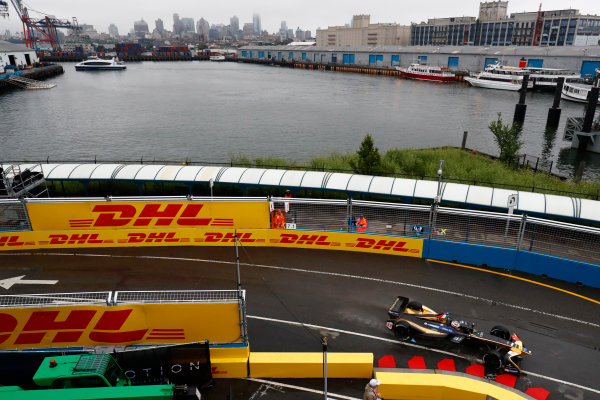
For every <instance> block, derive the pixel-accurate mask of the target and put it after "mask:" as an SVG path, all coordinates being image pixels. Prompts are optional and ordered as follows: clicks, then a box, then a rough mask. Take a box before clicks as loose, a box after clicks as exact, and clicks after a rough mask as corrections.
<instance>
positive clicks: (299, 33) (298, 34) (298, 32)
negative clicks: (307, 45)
mask: <svg viewBox="0 0 600 400" xmlns="http://www.w3.org/2000/svg"><path fill="white" fill-rule="evenodd" d="M296 39H298V40H304V31H303V30H302V29H300V27H298V28H296Z"/></svg>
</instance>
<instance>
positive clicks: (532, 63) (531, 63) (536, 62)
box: [527, 58, 544, 68]
mask: <svg viewBox="0 0 600 400" xmlns="http://www.w3.org/2000/svg"><path fill="white" fill-rule="evenodd" d="M542 65H544V60H541V59H534V58H530V59H529V60H527V66H528V67H532V68H542Z"/></svg>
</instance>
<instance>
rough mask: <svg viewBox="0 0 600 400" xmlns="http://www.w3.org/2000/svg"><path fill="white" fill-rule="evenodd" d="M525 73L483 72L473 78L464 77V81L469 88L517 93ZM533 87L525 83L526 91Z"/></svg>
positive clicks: (531, 84)
mask: <svg viewBox="0 0 600 400" xmlns="http://www.w3.org/2000/svg"><path fill="white" fill-rule="evenodd" d="M525 74H526V73H525V72H524V71H520V72H519V73H514V74H506V75H505V74H498V73H494V72H487V71H483V72H480V73H478V74H476V75H474V76H467V77H465V81H467V82H469V84H470V85H471V86H476V87H481V88H486V89H500V90H512V91H517V90H519V89H521V86H523V75H525ZM532 87H533V82H532V81H528V82H527V89H531V88H532Z"/></svg>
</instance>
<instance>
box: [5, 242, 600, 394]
mask: <svg viewBox="0 0 600 400" xmlns="http://www.w3.org/2000/svg"><path fill="white" fill-rule="evenodd" d="M240 262H241V280H242V286H243V288H244V289H246V291H247V294H246V299H247V314H248V326H249V337H250V348H251V350H252V351H305V352H309V351H310V352H318V351H321V345H320V337H321V336H322V335H327V336H328V338H329V351H332V352H335V351H340V352H372V353H374V354H375V360H376V364H377V360H380V359H382V358H383V357H385V356H391V357H387V358H385V359H384V360H386V362H387V363H389V361H390V360H393V362H394V363H395V365H396V366H397V367H401V368H406V367H408V361H409V360H410V359H412V358H413V357H414V356H422V357H423V358H424V361H425V363H426V365H427V367H428V368H436V366H437V365H438V363H439V362H440V361H442V360H444V359H451V360H453V361H454V364H455V366H456V370H457V371H460V372H464V371H465V369H466V368H467V367H468V366H470V365H472V364H474V363H476V362H477V360H476V357H473V355H471V354H466V353H465V354H463V355H461V354H455V353H454V352H446V351H445V350H444V349H435V350H429V349H424V348H422V347H421V346H415V345H412V344H403V343H400V342H397V341H396V340H395V339H394V336H393V335H392V333H391V332H390V331H388V330H387V329H386V327H385V319H386V310H387V308H388V307H389V305H390V304H391V303H392V302H393V300H394V299H395V297H396V296H397V295H403V296H406V297H409V298H411V299H416V300H419V301H421V302H422V303H423V304H426V305H428V306H430V307H432V308H433V309H434V310H436V311H439V312H444V311H448V312H450V313H451V314H452V315H453V317H455V318H456V317H459V318H461V319H465V320H467V321H472V322H474V323H475V326H476V328H478V329H481V330H489V328H491V326H493V325H496V324H501V325H505V326H507V327H509V328H511V329H514V330H515V331H516V332H517V333H518V334H519V336H520V338H521V339H522V340H523V342H524V344H525V346H526V347H528V348H530V349H531V350H532V351H533V356H532V357H529V358H527V359H525V360H524V361H523V364H522V368H523V369H524V370H525V371H526V374H525V375H524V376H522V377H519V378H518V380H517V382H516V386H515V387H516V388H518V389H521V390H525V389H527V388H532V387H542V388H545V389H546V390H548V391H550V396H549V397H548V399H560V398H566V399H597V398H600V379H598V376H599V375H598V371H599V369H600V320H599V318H598V316H599V315H600V289H594V288H589V287H582V286H577V285H574V284H569V283H565V282H560V281H554V280H550V279H545V278H542V277H533V276H525V275H522V274H520V275H517V274H514V273H509V272H507V271H499V270H486V269H483V268H478V269H472V268H466V267H464V266H459V265H452V264H445V263H439V262H433V261H426V260H421V259H412V258H406V257H398V256H384V255H373V254H362V253H350V252H342V251H324V250H323V251H318V250H300V249H282V248H278V249H276V248H271V249H269V248H241V249H240ZM0 265H1V268H0V281H2V280H5V279H9V278H13V277H16V276H22V275H25V278H24V279H27V280H58V282H57V283H56V284H54V285H44V286H35V285H27V284H14V285H12V286H11V287H10V288H9V289H5V288H2V287H0V293H2V294H17V293H44V292H80V291H102V290H115V291H116V290H180V289H182V290H183V289H198V290H218V289H235V288H236V269H235V252H234V250H233V248H223V247H170V248H123V249H87V250H70V251H69V250H65V251H60V252H59V251H52V252H51V253H50V252H44V251H39V252H34V253H1V254H0ZM209 323H210V321H209ZM376 366H377V365H376ZM492 378H493V377H492ZM229 384H232V385H233V386H232V387H233V393H234V397H233V398H235V399H237V398H240V399H242V398H244V399H247V398H259V397H260V398H261V399H270V398H272V399H275V398H281V397H283V396H282V392H285V393H286V394H287V395H286V396H285V398H289V399H294V398H314V399H318V398H322V394H321V395H320V396H319V394H318V392H319V390H321V389H322V387H321V384H320V383H319V382H315V381H310V380H308V381H305V382H297V381H296V380H288V381H287V382H282V381H278V384H279V386H278V384H273V383H271V382H267V383H265V382H258V381H232V382H229V381H228V382H227V383H220V384H219V385H220V387H217V388H213V389H208V392H207V393H205V397H206V398H209V399H211V398H213V399H217V398H222V399H224V398H225V397H224V395H223V394H222V393H223V391H224V390H225V389H227V390H229V389H228V385H229ZM285 384H289V385H293V386H302V387H306V388H312V390H314V393H313V392H304V391H302V390H301V389H294V388H293V387H288V386H286V385H285ZM364 384H365V382H364V381H361V380H347V381H339V380H338V381H337V382H336V381H335V380H333V381H332V382H331V383H330V385H329V390H330V391H331V392H334V393H337V394H339V395H341V396H340V397H337V398H361V397H362V388H363V387H364ZM261 390H262V392H261ZM259 392H260V393H259ZM257 393H258V394H257ZM261 393H262V397H261V396H259V394H261ZM309 393H312V394H310V395H309ZM295 396H298V397H295ZM344 396H346V397H344ZM331 397H332V398H334V397H333V396H331Z"/></svg>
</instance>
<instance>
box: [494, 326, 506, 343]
mask: <svg viewBox="0 0 600 400" xmlns="http://www.w3.org/2000/svg"><path fill="white" fill-rule="evenodd" d="M490 335H494V336H496V337H499V338H500V339H504V340H510V331H509V330H508V328H506V327H504V326H502V325H496V326H494V327H493V328H492V329H491V330H490Z"/></svg>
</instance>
